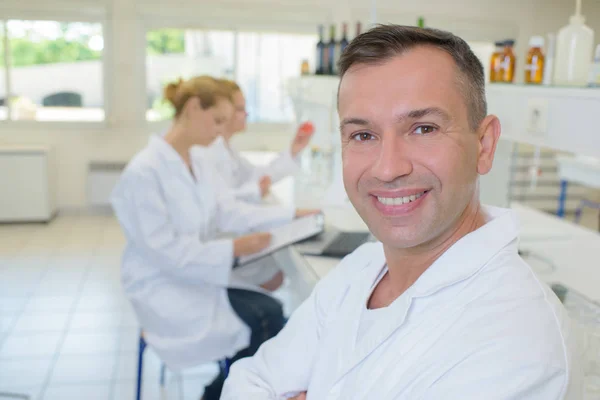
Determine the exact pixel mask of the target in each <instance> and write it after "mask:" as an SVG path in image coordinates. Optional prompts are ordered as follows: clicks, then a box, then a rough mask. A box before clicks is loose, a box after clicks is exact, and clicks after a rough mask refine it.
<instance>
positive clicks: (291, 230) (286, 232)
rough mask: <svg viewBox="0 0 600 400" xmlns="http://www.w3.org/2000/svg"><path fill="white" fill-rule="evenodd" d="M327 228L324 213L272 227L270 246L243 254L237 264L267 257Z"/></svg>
mask: <svg viewBox="0 0 600 400" xmlns="http://www.w3.org/2000/svg"><path fill="white" fill-rule="evenodd" d="M324 230H325V216H324V215H323V213H319V214H314V215H308V216H306V217H302V218H298V219H295V220H293V221H291V222H290V223H288V224H285V225H282V226H279V227H277V228H274V229H271V231H270V233H271V235H272V237H271V243H270V244H269V247H267V248H266V249H263V250H261V251H259V252H258V253H254V254H250V255H248V256H242V257H240V258H239V259H238V260H237V265H239V266H242V265H244V264H248V263H250V262H252V261H256V260H258V259H260V258H263V257H266V256H268V255H270V254H272V253H274V252H276V251H277V250H281V249H282V248H284V247H286V246H289V245H292V244H294V243H297V242H300V241H302V240H305V239H308V238H310V237H313V236H316V235H319V234H321V233H323V231H324Z"/></svg>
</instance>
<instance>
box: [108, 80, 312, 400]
mask: <svg viewBox="0 0 600 400" xmlns="http://www.w3.org/2000/svg"><path fill="white" fill-rule="evenodd" d="M165 97H166V98H167V99H168V100H169V101H170V102H171V103H172V104H173V106H174V108H175V110H176V116H175V118H174V120H173V124H172V126H171V128H170V129H169V131H168V132H167V133H166V135H164V136H154V137H152V138H151V139H150V142H149V144H148V145H147V146H146V148H144V149H143V150H142V151H140V152H139V153H138V154H137V155H136V156H135V157H134V158H133V159H132V160H131V162H130V163H129V165H128V166H127V168H126V169H125V171H124V173H123V175H122V176H121V178H120V180H119V182H118V184H117V186H116V187H115V190H114V193H113V195H112V199H111V201H112V205H113V208H114V210H115V212H116V215H117V217H118V219H119V222H120V224H121V226H122V228H123V230H124V233H125V236H126V239H127V245H126V248H125V252H124V255H123V260H122V281H123V287H124V289H125V292H126V294H127V295H128V297H129V299H130V300H131V303H132V304H133V307H134V309H135V311H136V314H137V317H138V319H139V322H140V325H141V326H142V328H143V329H144V333H145V338H146V340H147V342H148V343H149V344H150V346H151V347H152V348H153V349H154V350H155V351H156V352H157V353H158V355H159V356H160V358H161V359H162V360H163V361H164V362H165V363H166V364H167V365H168V366H169V367H170V368H173V369H179V368H186V367H191V366H196V365H199V364H201V363H205V362H210V361H216V360H220V359H224V358H226V357H229V358H232V360H233V361H235V360H237V359H238V358H241V357H246V356H250V355H252V354H254V352H255V351H256V350H257V349H258V347H259V346H260V344H261V343H263V342H264V341H265V340H267V339H269V338H271V337H272V336H274V335H275V334H277V332H279V330H280V329H281V328H282V326H283V323H284V317H283V313H282V308H281V304H280V303H279V302H278V301H277V300H275V299H273V298H272V297H270V296H269V295H267V294H265V293H264V291H263V290H262V289H260V288H258V287H256V286H254V285H250V284H247V283H245V282H243V281H240V280H236V279H235V276H234V275H233V274H232V268H233V267H234V264H235V259H236V258H237V257H240V256H244V255H249V254H253V253H256V252H258V251H260V250H262V249H263V248H265V247H266V246H268V244H269V241H270V235H269V234H268V233H252V234H247V235H244V236H240V237H238V238H236V239H217V235H219V234H220V233H221V232H237V233H239V234H241V233H247V232H249V231H252V230H253V231H260V230H266V229H269V228H270V227H273V226H276V225H278V224H282V223H286V222H288V221H290V220H292V218H294V215H296V216H303V215H307V214H310V213H311V211H295V210H293V209H287V208H283V207H274V206H270V207H264V206H257V205H249V204H245V203H238V202H236V201H235V200H232V196H220V195H219V193H218V192H216V191H215V190H214V189H213V187H214V185H213V183H212V180H213V179H214V175H215V173H214V170H213V168H212V166H211V165H207V163H206V162H205V160H206V159H207V158H206V157H205V156H204V155H205V153H206V151H205V149H206V146H208V145H209V144H210V143H211V142H212V141H213V140H214V139H215V138H216V137H217V136H218V135H219V130H220V129H222V128H223V124H224V122H225V121H226V120H227V116H228V115H229V114H231V113H232V112H233V110H232V109H233V105H232V102H231V99H230V97H229V95H228V93H227V92H226V91H224V90H223V89H222V87H221V86H220V85H219V84H217V83H216V82H215V81H214V80H213V79H211V78H206V77H199V78H193V79H190V80H189V81H185V82H181V81H180V82H179V83H178V84H171V85H169V86H168V87H167V88H166V89H165ZM223 380H224V377H223V376H222V375H220V376H219V377H217V379H216V380H215V381H214V382H213V383H212V384H211V385H209V386H208V387H207V388H206V391H205V394H204V398H205V399H206V400H213V399H215V400H216V399H218V398H219V396H220V392H221V387H222V384H223Z"/></svg>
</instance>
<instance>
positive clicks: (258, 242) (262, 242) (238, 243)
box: [233, 232, 271, 257]
mask: <svg viewBox="0 0 600 400" xmlns="http://www.w3.org/2000/svg"><path fill="white" fill-rule="evenodd" d="M269 243H271V234H270V233H268V232H259V233H251V234H249V235H244V236H240V237H239V238H237V239H234V240H233V255H234V257H241V256H249V255H250V254H254V253H258V252H259V251H261V250H263V249H266V248H267V247H268V246H269Z"/></svg>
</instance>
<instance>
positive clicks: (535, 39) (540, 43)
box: [529, 36, 544, 47]
mask: <svg viewBox="0 0 600 400" xmlns="http://www.w3.org/2000/svg"><path fill="white" fill-rule="evenodd" d="M529 46H531V47H544V38H543V36H532V37H531V39H529Z"/></svg>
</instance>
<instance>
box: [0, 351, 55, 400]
mask: <svg viewBox="0 0 600 400" xmlns="http://www.w3.org/2000/svg"><path fill="white" fill-rule="evenodd" d="M52 361H53V358H52V357H47V358H39V359H38V358H16V359H11V360H0V371H1V373H0V391H1V390H2V388H4V387H6V386H8V385H15V386H16V385H23V386H29V385H34V386H41V385H43V384H44V382H45V380H46V377H47V376H48V373H49V372H50V367H51V365H52ZM0 398H1V396H0Z"/></svg>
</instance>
